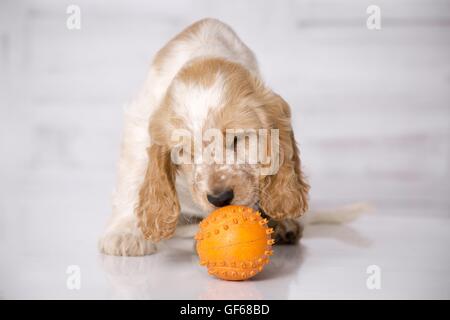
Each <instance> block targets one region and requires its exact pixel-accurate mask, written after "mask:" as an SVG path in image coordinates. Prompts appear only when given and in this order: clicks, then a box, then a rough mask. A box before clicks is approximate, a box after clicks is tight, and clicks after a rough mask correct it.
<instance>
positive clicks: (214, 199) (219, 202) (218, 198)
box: [206, 189, 234, 207]
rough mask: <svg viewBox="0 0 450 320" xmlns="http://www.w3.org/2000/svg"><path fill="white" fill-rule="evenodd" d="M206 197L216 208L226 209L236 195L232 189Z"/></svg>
mask: <svg viewBox="0 0 450 320" xmlns="http://www.w3.org/2000/svg"><path fill="white" fill-rule="evenodd" d="M206 197H207V198H208V201H209V202H210V203H211V204H213V205H214V206H216V207H225V206H227V205H229V204H230V203H231V200H233V197H234V193H233V190H231V189H230V190H226V191H224V192H221V193H219V194H208V195H207V196H206Z"/></svg>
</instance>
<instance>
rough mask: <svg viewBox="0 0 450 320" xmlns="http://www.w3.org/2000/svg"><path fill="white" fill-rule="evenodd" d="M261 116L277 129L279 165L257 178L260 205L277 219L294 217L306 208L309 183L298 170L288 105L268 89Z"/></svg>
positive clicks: (299, 169) (296, 152)
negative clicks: (259, 179) (268, 173)
mask: <svg viewBox="0 0 450 320" xmlns="http://www.w3.org/2000/svg"><path fill="white" fill-rule="evenodd" d="M263 108H264V116H263V118H264V119H265V121H267V125H268V126H270V127H271V128H274V129H278V130H279V132H278V133H279V144H278V145H279V148H278V149H279V161H280V163H279V169H278V172H276V173H275V174H272V175H267V176H265V177H263V178H262V179H261V181H260V200H259V205H260V207H261V208H262V209H263V210H264V211H265V213H266V214H267V215H269V216H270V217H272V218H273V219H276V220H281V219H289V218H296V217H299V216H301V215H302V214H303V213H304V212H305V211H306V210H307V209H308V191H309V185H308V183H307V182H306V180H305V178H304V176H303V173H302V171H301V163H300V158H299V151H298V147H297V144H296V141H295V138H294V132H293V131H292V126H291V112H290V109H289V105H288V104H287V103H286V102H285V101H284V100H283V99H282V98H281V97H280V96H279V95H277V94H275V93H273V92H270V94H269V95H268V97H267V102H266V104H265V105H264V107H263Z"/></svg>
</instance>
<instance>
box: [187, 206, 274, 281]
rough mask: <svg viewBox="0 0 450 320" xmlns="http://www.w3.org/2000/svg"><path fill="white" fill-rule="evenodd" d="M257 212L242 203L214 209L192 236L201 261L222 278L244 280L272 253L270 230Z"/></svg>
mask: <svg viewBox="0 0 450 320" xmlns="http://www.w3.org/2000/svg"><path fill="white" fill-rule="evenodd" d="M267 222H268V221H267V219H263V218H261V214H260V213H259V212H256V211H254V210H253V209H251V208H248V207H244V206H226V207H223V208H220V209H217V210H216V211H214V212H213V213H211V214H210V215H209V216H208V217H207V218H205V219H204V220H203V221H202V222H201V223H200V230H199V231H198V233H197V234H196V236H195V239H196V240H197V253H198V256H199V258H200V264H201V265H204V266H206V267H207V268H208V272H209V273H210V274H212V275H214V276H216V277H218V278H220V279H224V280H246V279H249V278H251V277H253V276H254V275H255V274H257V273H259V272H260V271H262V269H263V267H264V265H266V264H267V263H269V256H271V255H272V253H273V251H272V244H273V243H274V240H273V239H272V237H271V234H272V233H273V229H271V228H268V227H267Z"/></svg>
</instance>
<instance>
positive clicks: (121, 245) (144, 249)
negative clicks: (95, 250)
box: [99, 230, 156, 256]
mask: <svg viewBox="0 0 450 320" xmlns="http://www.w3.org/2000/svg"><path fill="white" fill-rule="evenodd" d="M99 249H100V252H102V253H104V254H108V255H113V256H145V255H149V254H152V253H154V252H155V251H156V246H155V244H154V243H153V242H151V241H149V240H145V239H144V236H143V235H141V234H139V233H136V232H128V231H113V230H111V231H107V232H106V233H105V234H104V235H103V236H102V237H101V238H100V241H99Z"/></svg>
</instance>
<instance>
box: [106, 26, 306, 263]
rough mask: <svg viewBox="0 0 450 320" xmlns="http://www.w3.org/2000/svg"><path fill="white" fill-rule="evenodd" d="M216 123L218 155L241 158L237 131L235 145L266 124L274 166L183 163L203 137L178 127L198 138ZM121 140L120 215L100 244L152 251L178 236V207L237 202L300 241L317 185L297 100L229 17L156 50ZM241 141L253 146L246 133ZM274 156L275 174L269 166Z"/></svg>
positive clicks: (199, 208) (205, 208)
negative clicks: (306, 168) (297, 128)
mask: <svg viewBox="0 0 450 320" xmlns="http://www.w3.org/2000/svg"><path fill="white" fill-rule="evenodd" d="M209 129H215V130H216V131H215V132H219V136H221V137H220V138H222V136H223V138H224V139H223V141H228V142H223V141H222V142H220V143H219V144H218V146H219V149H220V148H223V150H221V152H218V151H220V150H218V149H217V148H216V149H215V151H214V152H213V153H212V154H214V156H216V155H217V154H218V153H227V154H230V153H231V154H233V153H235V156H236V159H239V158H240V157H241V155H240V153H238V152H237V150H238V149H237V144H238V143H239V141H240V140H242V137H240V136H239V135H238V134H235V136H234V137H233V139H231V143H230V142H229V141H230V139H229V137H228V136H229V135H228V130H230V129H237V130H235V131H233V132H238V131H239V130H255V132H256V131H257V132H260V131H261V129H265V130H266V131H264V132H269V134H268V135H269V136H270V139H271V138H273V137H274V136H276V141H275V144H273V145H270V146H269V147H264V148H265V150H266V151H267V150H269V149H270V150H273V149H276V150H277V154H276V156H274V157H271V161H270V163H269V164H268V163H264V164H262V163H251V164H250V163H245V161H244V163H242V162H240V163H236V161H235V162H233V163H228V162H227V163H225V164H224V163H220V162H217V163H216V162H213V163H211V162H208V163H206V162H198V161H181V162H177V161H176V160H177V157H176V156H174V154H177V155H178V157H179V158H180V157H181V158H183V159H184V160H186V159H187V160H193V159H194V160H196V158H195V157H196V156H195V155H194V154H195V153H196V151H197V149H198V148H197V147H198V143H197V144H196V143H192V140H189V139H187V140H186V139H185V140H184V141H182V142H180V141H179V140H176V139H174V133H176V132H187V133H189V134H190V135H191V137H197V136H202V134H203V135H204V134H205V132H207V131H208V130H209ZM274 129H275V131H274ZM226 135H227V137H225V136H226ZM122 139H123V140H122V147H121V153H120V160H119V166H118V183H117V187H116V191H115V193H114V196H113V215H112V217H111V221H110V223H109V225H108V227H107V229H106V231H105V232H104V234H103V235H102V237H101V239H100V243H99V246H100V251H101V252H103V253H105V254H110V255H125V256H140V255H147V254H151V253H153V252H154V251H155V250H156V247H155V243H156V242H158V241H160V240H162V239H166V238H169V237H171V236H172V235H173V234H174V232H175V229H176V227H177V224H179V223H180V219H181V218H180V217H181V214H180V213H182V214H183V216H188V217H189V216H190V217H200V219H201V217H205V216H206V215H207V214H208V213H209V212H211V211H212V210H214V209H216V208H218V207H221V206H225V205H229V204H236V205H246V206H250V207H253V208H255V209H259V210H261V211H263V212H264V214H265V215H267V216H268V217H269V218H271V223H270V224H271V226H272V227H274V228H275V231H276V239H277V241H278V243H293V242H296V241H297V240H298V238H299V236H300V233H301V228H300V226H299V224H298V223H297V222H296V220H294V219H295V218H297V217H299V216H301V215H302V214H303V213H304V212H305V211H306V210H307V208H308V190H309V186H308V184H307V182H306V181H305V178H304V175H303V173H302V171H301V164H300V158H299V151H298V148H297V145H296V141H295V138H294V133H293V131H292V127H291V112H290V108H289V106H288V104H287V103H286V102H285V101H284V100H283V99H282V98H281V97H280V96H279V95H277V94H276V93H274V92H273V91H272V90H270V89H269V88H268V87H266V86H265V84H264V83H263V82H262V80H261V76H260V73H259V70H258V65H257V62H256V59H255V57H254V54H253V53H252V51H250V49H249V48H248V47H247V46H246V45H245V44H244V43H243V42H242V41H241V40H240V39H239V38H238V36H237V35H236V34H235V33H234V31H233V30H232V29H231V28H230V27H229V26H227V25H226V24H224V23H222V22H220V21H218V20H215V19H204V20H201V21H198V22H196V23H194V24H192V25H191V26H189V27H188V28H186V29H185V30H184V31H182V32H181V33H180V34H178V35H177V36H176V37H175V38H173V39H172V40H170V41H169V43H167V44H166V45H165V46H164V47H163V48H162V49H161V50H160V51H159V52H158V53H157V54H156V56H155V58H154V60H153V63H152V65H151V67H150V70H149V72H148V76H147V79H146V81H145V83H144V86H143V88H142V90H141V91H140V93H139V95H138V96H137V97H136V99H135V100H134V101H133V102H131V103H130V104H129V105H128V106H127V108H126V110H125V124H124V133H123V138H122ZM270 139H269V138H268V140H270ZM238 140H239V141H238ZM186 141H187V142H186ZM200 141H201V142H200V147H204V146H205V145H204V144H205V141H203V140H200ZM243 145H244V151H245V150H246V148H247V149H248V148H249V143H248V141H247V142H246V140H245V137H244V143H243ZM241 146H242V144H241ZM216 147H217V144H216ZM180 149H181V150H180ZM174 151H177V152H174ZM233 157H234V156H233ZM233 159H234V158H233ZM274 163H275V164H276V166H275V167H276V170H275V171H274V172H271V173H270V174H261V169H262V168H267V166H272V165H273V164H274ZM197 220H198V219H197Z"/></svg>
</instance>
